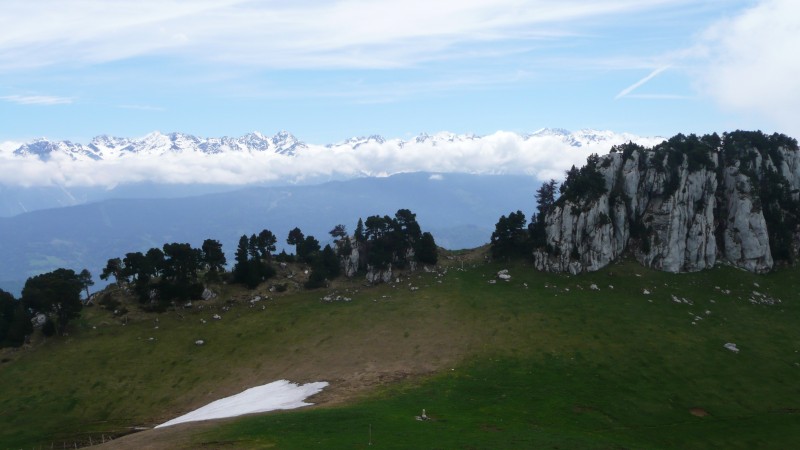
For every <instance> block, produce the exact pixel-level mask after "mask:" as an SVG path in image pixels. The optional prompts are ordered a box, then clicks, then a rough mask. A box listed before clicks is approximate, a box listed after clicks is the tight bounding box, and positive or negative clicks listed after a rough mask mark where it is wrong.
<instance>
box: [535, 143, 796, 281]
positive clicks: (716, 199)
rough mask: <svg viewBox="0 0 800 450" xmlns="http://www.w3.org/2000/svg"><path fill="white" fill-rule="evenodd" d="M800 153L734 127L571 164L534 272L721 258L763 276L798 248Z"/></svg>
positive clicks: (709, 262) (696, 265) (664, 265)
mask: <svg viewBox="0 0 800 450" xmlns="http://www.w3.org/2000/svg"><path fill="white" fill-rule="evenodd" d="M798 190H800V152H798V147H797V141H796V140H794V139H791V138H788V137H786V136H784V135H780V134H774V135H772V136H766V135H764V134H762V133H761V132H742V131H736V132H732V133H726V134H724V135H723V136H722V137H720V136H717V135H716V134H713V135H706V136H702V137H697V136H694V135H690V136H684V135H677V136H675V137H673V138H671V139H670V140H668V141H665V142H664V143H662V144H659V145H657V146H655V147H653V148H649V149H647V148H644V147H641V146H638V145H635V144H625V145H622V146H618V147H614V148H612V150H611V153H609V154H608V155H605V156H603V157H597V156H596V155H593V156H592V157H590V158H589V160H588V161H587V165H586V166H584V167H583V168H581V169H576V168H574V167H573V168H572V170H570V171H569V172H568V174H567V179H566V180H565V182H564V184H563V185H562V187H561V194H562V195H561V197H560V198H559V199H558V200H557V201H555V202H554V203H553V205H552V206H550V207H549V208H547V211H546V214H544V215H543V216H542V217H539V218H538V220H539V221H541V226H540V227H539V229H540V230H542V231H541V232H543V233H544V236H542V238H543V239H541V240H540V242H543V243H544V245H542V246H541V247H540V248H537V249H535V250H534V252H533V259H534V262H535V265H536V267H537V268H538V269H540V270H546V271H554V272H566V271H568V272H571V273H579V272H583V271H594V270H597V269H600V268H601V267H603V266H605V265H607V264H609V263H610V262H612V261H614V260H615V259H616V258H618V257H619V256H620V255H622V254H623V253H625V252H630V253H631V254H632V255H633V256H634V257H635V258H636V259H637V260H638V261H640V262H641V263H642V264H643V265H645V266H648V267H652V268H655V269H660V270H664V271H669V272H686V271H698V270H702V269H705V268H708V267H712V266H713V265H715V264H716V263H718V262H721V261H725V262H728V263H730V264H732V265H734V266H736V267H741V268H743V269H746V270H749V271H754V272H765V271H768V270H770V269H771V268H772V267H773V265H774V264H775V263H776V260H777V261H778V262H781V263H784V262H793V261H794V258H795V257H796V255H797V250H798V247H799V246H800V245H799V244H798V242H800V234H799V233H798V223H799V222H798V214H800V202H798Z"/></svg>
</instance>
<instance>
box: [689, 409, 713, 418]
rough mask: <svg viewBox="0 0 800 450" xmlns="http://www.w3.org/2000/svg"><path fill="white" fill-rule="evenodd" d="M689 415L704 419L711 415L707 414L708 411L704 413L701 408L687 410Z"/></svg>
mask: <svg viewBox="0 0 800 450" xmlns="http://www.w3.org/2000/svg"><path fill="white" fill-rule="evenodd" d="M689 414H691V415H693V416H695V417H706V416H710V415H711V414H709V413H708V411H706V410H705V409H703V408H691V409H689Z"/></svg>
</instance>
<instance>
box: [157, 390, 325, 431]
mask: <svg viewBox="0 0 800 450" xmlns="http://www.w3.org/2000/svg"><path fill="white" fill-rule="evenodd" d="M327 385H328V383H327V382H325V381H318V382H316V383H306V384H300V385H298V384H295V383H291V382H289V381H287V380H279V381H274V382H272V383H269V384H265V385H262V386H256V387H254V388H250V389H247V390H246V391H243V392H240V393H238V394H236V395H232V396H230V397H225V398H223V399H219V400H217V401H215V402H211V403H209V404H208V405H206V406H203V407H202V408H200V409H196V410H194V411H192V412H190V413H188V414H184V415H182V416H180V417H177V418H175V419H172V420H170V421H169V422H164V423H162V424H161V425H158V426H156V428H162V427H169V426H172V425H177V424H179V423H184V422H197V421H200V420H212V419H224V418H227V417H237V416H241V415H244V414H254V413H261V412H267V411H275V410H279V409H295V408H300V407H302V406H309V405H312V404H313V403H306V402H305V401H304V400H305V399H306V398H308V397H311V396H312V395H314V394H317V393H319V392H320V391H322V389H323V388H324V387H325V386H327Z"/></svg>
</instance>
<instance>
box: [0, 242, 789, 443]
mask: <svg viewBox="0 0 800 450" xmlns="http://www.w3.org/2000/svg"><path fill="white" fill-rule="evenodd" d="M467 256H468V255H467V254H463V255H456V256H455V258H456V259H455V260H451V261H449V264H451V267H449V268H448V270H447V273H446V274H441V275H439V274H436V273H424V272H418V273H413V274H409V275H408V276H405V277H404V278H403V280H402V281H401V283H399V284H396V285H394V287H393V286H391V285H384V286H377V287H364V286H362V285H361V282H360V281H352V282H342V283H341V284H339V285H337V292H339V293H340V294H343V295H347V296H350V297H351V298H352V301H351V302H334V303H323V302H321V301H320V298H321V297H322V296H323V295H325V294H326V293H327V292H328V291H325V290H319V291H312V292H296V293H289V294H286V295H281V296H276V297H275V298H274V299H272V300H269V301H267V302H260V303H257V304H256V306H255V307H253V308H250V307H249V304H248V302H246V301H240V302H237V303H234V304H233V305H232V306H231V307H230V310H229V311H225V312H224V313H221V314H222V315H223V319H222V320H220V321H211V320H208V319H210V316H211V314H212V311H218V310H219V309H216V308H217V307H221V306H220V305H222V304H224V302H225V300H227V299H232V298H244V296H245V295H249V294H246V293H243V292H242V291H237V290H235V289H234V288H231V287H224V288H223V289H222V291H221V292H220V297H219V298H218V299H217V306H216V307H212V306H211V305H206V308H204V310H198V309H197V308H194V309H193V310H184V311H180V312H179V313H180V315H178V314H177V313H175V312H170V313H165V314H162V315H160V316H158V318H159V320H158V323H156V322H155V321H154V318H155V317H156V316H155V315H152V316H148V315H137V316H136V317H135V318H134V319H133V320H131V321H130V322H129V323H128V324H127V325H122V323H121V322H120V320H119V319H118V318H114V317H112V316H111V315H110V313H108V312H106V311H103V310H101V309H100V308H97V307H95V308H89V309H86V310H85V313H84V316H83V318H82V319H81V320H80V322H79V323H77V324H76V326H75V327H73V332H72V333H71V335H70V336H69V337H67V338H59V339H51V340H50V341H48V342H46V343H38V344H36V345H35V346H34V348H32V349H28V350H24V351H18V352H10V351H6V352H4V353H3V354H2V355H3V360H4V361H5V362H3V363H2V364H0V448H31V447H36V448H38V446H42V448H49V446H50V445H53V444H54V443H55V444H54V448H61V447H59V445H61V444H63V443H64V442H79V443H85V444H88V441H89V439H91V440H92V442H97V441H98V440H99V438H101V437H102V436H108V435H114V436H117V439H116V440H115V441H114V444H113V446H112V447H109V448H114V447H115V446H123V444H124V443H125V442H126V441H130V442H132V443H131V444H130V447H128V448H135V446H136V445H139V444H141V443H145V444H146V445H149V446H151V448H219V447H222V448H281V449H295V448H296V449H306V448H398V449H399V448H414V447H416V448H431V449H433V448H441V449H497V448H561V449H583V448H585V449H622V448H630V449H673V448H675V449H705V448H709V449H710V448H730V449H736V448H741V449H753V448H776V449H781V448H798V447H800V382H798V380H800V353H798V351H800V328H798V326H797V325H798V323H800V320H798V319H800V295H799V294H798V292H800V282H799V281H798V280H800V278H799V277H798V275H800V270H798V269H796V268H791V269H783V270H780V271H777V272H775V273H772V274H767V275H754V274H750V273H747V272H743V271H740V270H737V269H733V268H730V267H719V268H715V269H712V270H709V271H705V272H701V273H694V274H667V273H661V272H655V271H651V270H648V269H645V268H642V267H640V266H638V265H637V264H635V263H631V262H623V263H619V264H615V265H612V266H609V267H607V268H606V269H604V270H601V271H599V272H595V273H591V274H584V275H579V276H567V275H554V274H543V273H539V272H536V271H534V270H533V269H532V268H530V267H529V266H528V265H526V264H525V263H522V262H515V263H510V264H501V263H474V262H469V261H468V262H467V263H466V264H465V265H464V266H463V267H464V269H461V267H462V266H461V264H460V261H459V260H458V258H461V257H463V258H466V257H467ZM478 259H480V258H478ZM500 269H509V273H510V275H511V277H512V278H511V280H510V281H508V282H504V281H497V282H496V283H495V284H490V283H489V280H491V279H495V274H496V273H497V271H498V270H500ZM440 272H441V271H440ZM592 284H595V285H597V287H598V288H599V290H592V289H590V286H591V285H592ZM611 286H613V288H612V287H611ZM411 287H416V288H419V289H418V290H412V289H411ZM645 289H646V290H648V291H649V292H650V294H649V295H645V294H643V291H644V290H645ZM753 291H757V292H758V293H760V294H764V296H761V295H756V294H754V293H753ZM673 296H674V297H675V299H673ZM764 298H772V299H779V300H780V302H779V303H775V304H762V303H753V302H751V299H755V300H759V301H763V299H764ZM676 299H677V301H676ZM682 299H686V301H685V302H684V301H683V300H682ZM198 303H199V302H198ZM261 305H264V308H263V309H262V308H261ZM201 319H206V323H202V322H201ZM156 327H158V328H156ZM151 338H152V339H151ZM196 339H204V340H205V341H206V344H205V345H203V346H197V345H195V344H194V341H195V340H196ZM727 342H731V343H735V344H736V345H737V346H738V348H739V349H740V351H739V353H734V352H732V351H730V350H727V349H725V348H724V347H723V345H724V344H725V343H727ZM280 378H287V379H290V380H291V381H296V382H308V381H323V380H324V381H329V382H330V383H331V386H330V387H328V388H326V390H325V391H323V393H322V394H320V396H319V397H318V399H315V398H312V399H311V400H310V401H312V402H314V401H317V402H319V403H320V405H319V406H316V407H311V408H305V409H299V410H294V411H284V412H275V413H268V414H262V415H254V416H247V417H243V418H238V419H232V420H225V421H221V422H218V423H217V424H213V425H202V426H192V425H190V424H186V425H180V426H178V427H175V429H174V430H169V429H159V430H148V431H143V432H140V433H136V434H132V435H130V436H126V437H121V436H122V435H123V434H125V433H128V432H130V431H131V427H136V426H140V427H152V426H154V425H157V424H158V423H162V422H164V421H166V420H169V419H171V418H173V417H175V416H177V415H180V414H182V413H185V412H188V411H189V410H191V409H194V408H197V407H200V406H203V405H204V404H206V403H208V402H210V401H213V400H216V399H218V398H221V397H224V396H227V395H231V394H234V393H237V392H240V391H242V390H244V389H246V388H248V387H252V386H255V385H259V384H264V383H268V382H271V381H274V380H276V379H280ZM422 408H425V409H426V411H427V413H428V415H429V416H430V417H431V418H432V420H429V421H417V420H415V419H414V416H416V415H419V414H420V413H421V411H422ZM693 412H694V414H692V413H693ZM370 429H371V444H372V445H371V446H370V445H369V444H370ZM137 443H138V444H137ZM120 448H124V447H120Z"/></svg>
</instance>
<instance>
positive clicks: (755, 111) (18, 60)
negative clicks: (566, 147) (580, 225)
mask: <svg viewBox="0 0 800 450" xmlns="http://www.w3.org/2000/svg"><path fill="white" fill-rule="evenodd" d="M798 5H800V2H795V1H793V0H760V1H755V0H749V1H738V0H725V1H723V0H694V1H689V0H654V1H642V0H639V1H631V0H561V1H543V0H539V1H536V0H532V1H519V0H493V1H478V0H436V1H431V0H426V1H420V0H405V1H402V2H400V1H383V0H369V1H355V0H349V1H326V2H321V1H316V0H303V1H293V2H273V1H240V0H222V1H221V0H216V1H210V0H196V1H191V2H189V1H178V0H158V1H149V0H147V1H144V0H138V1H133V0H118V1H115V2H108V1H88V0H83V1H78V0H40V1H36V2H34V1H30V0H4V1H3V2H2V3H0V30H3V31H2V33H0V117H2V119H0V141H24V140H29V139H31V138H34V137H40V136H46V137H48V138H50V139H70V140H74V141H78V142H86V141H88V140H89V139H91V138H92V137H93V136H96V135H100V134H110V135H116V136H131V137H135V136H142V135H145V134H147V133H149V132H151V131H155V130H159V131H162V132H172V131H179V132H185V133H192V134H196V135H200V136H223V135H227V136H239V135H242V134H245V133H247V132H250V131H256V130H257V131H262V132H264V133H266V134H272V133H274V132H276V131H278V130H281V129H286V130H289V131H291V132H292V133H294V134H295V135H296V136H298V137H299V138H300V139H302V140H305V141H307V142H310V143H317V144H324V143H329V142H337V141H341V140H343V139H346V138H348V137H351V136H359V135H367V134H382V135H384V136H386V137H400V138H404V137H409V136H412V135H416V134H418V133H420V132H431V133H433V132H437V131H445V130H446V131H451V132H455V133H467V132H472V133H476V134H489V133H493V132H495V131H497V130H507V131H515V132H528V131H535V130H537V129H539V128H542V127H561V128H567V129H580V128H595V129H610V130H614V131H619V132H622V131H626V132H632V133H636V134H640V135H662V136H669V135H672V134H675V133H677V132H697V133H705V132H711V131H726V130H732V129H736V128H742V129H762V130H764V131H769V132H772V131H780V132H785V133H788V134H791V135H793V136H795V137H797V136H798V134H800V113H798V109H799V108H798V106H796V105H798V104H800V103H798V102H800V83H798V81H797V76H798V73H800V63H798V62H797V58H795V57H794V56H792V55H794V52H796V49H797V48H800V42H799V41H798V40H799V39H800V25H798V21H797V18H798V17H800V6H798Z"/></svg>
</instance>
